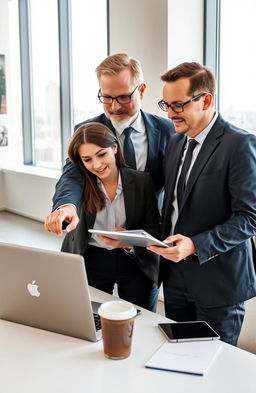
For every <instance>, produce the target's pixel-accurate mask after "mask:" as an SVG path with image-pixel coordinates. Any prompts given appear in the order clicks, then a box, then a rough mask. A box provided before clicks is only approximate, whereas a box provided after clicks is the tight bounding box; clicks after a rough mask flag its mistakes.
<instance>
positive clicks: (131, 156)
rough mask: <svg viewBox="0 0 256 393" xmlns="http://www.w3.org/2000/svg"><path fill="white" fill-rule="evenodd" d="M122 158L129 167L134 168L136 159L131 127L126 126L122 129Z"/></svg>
mask: <svg viewBox="0 0 256 393" xmlns="http://www.w3.org/2000/svg"><path fill="white" fill-rule="evenodd" d="M123 132H124V135H125V140H124V159H125V162H126V164H127V165H129V167H131V168H133V169H136V159H135V150H134V146H133V143H132V140H131V133H132V132H133V128H132V127H127V128H125V129H124V131H123Z"/></svg>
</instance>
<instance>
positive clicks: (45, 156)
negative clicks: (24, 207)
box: [14, 0, 108, 169]
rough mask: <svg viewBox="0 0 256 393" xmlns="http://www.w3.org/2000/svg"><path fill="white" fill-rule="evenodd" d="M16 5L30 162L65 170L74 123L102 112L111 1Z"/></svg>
mask: <svg viewBox="0 0 256 393" xmlns="http://www.w3.org/2000/svg"><path fill="white" fill-rule="evenodd" d="M14 1H15V3H16V4H17V3H18V4H19V19H20V43H21V47H20V55H21V81H22V108H23V109H22V110H23V112H22V122H23V125H22V127H23V139H24V140H23V147H24V163H26V164H31V165H37V166H43V167H47V168H54V169H59V168H61V166H62V162H63V161H64V160H65V158H66V155H67V144H68V141H69V139H70V136H71V134H72V131H73V127H74V123H77V122H80V121H83V120H85V119H87V118H89V117H92V116H95V115H96V114H97V113H99V110H100V109H99V108H100V105H99V103H98V100H97V91H98V83H97V80H96V77H95V72H94V70H95V68H96V66H97V64H98V63H99V62H100V61H101V60H102V59H103V58H104V57H106V56H107V52H108V48H107V46H108V31H107V10H108V7H107V4H108V2H107V1H104V0H95V1H93V2H87V1H84V0H61V1H60V0H45V1H41V0H23V1H17V0H14ZM95 20H96V21H97V26H95ZM73 105H74V106H73Z"/></svg>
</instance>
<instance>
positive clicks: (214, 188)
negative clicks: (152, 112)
mask: <svg viewBox="0 0 256 393" xmlns="http://www.w3.org/2000/svg"><path fill="white" fill-rule="evenodd" d="M162 80H163V81H164V82H165V85H164V88H163V100H162V101H160V102H159V106H160V107H161V108H162V109H163V110H164V111H166V112H168V117H169V119H171V120H172V121H173V123H174V126H175V129H176V135H174V136H173V137H172V138H170V142H169V146H168V149H167V153H166V165H165V168H166V180H165V200H164V208H163V218H162V225H163V239H165V242H166V243H172V246H171V247H169V248H167V249H166V248H161V247H150V248H149V249H150V250H151V251H154V252H156V253H158V254H159V255H161V256H162V257H163V258H162V262H161V270H162V277H163V286H164V297H165V310H166V315H167V317H169V318H172V319H174V320H176V321H189V320H205V321H208V322H209V323H210V324H211V325H212V326H213V327H214V328H215V330H216V331H217V332H218V333H219V334H220V337H221V339H222V340H224V341H226V342H228V343H230V344H233V345H236V343H237V339H238V336H239V333H240V330H241V326H242V322H243V318H244V303H243V302H244V301H245V300H247V299H249V298H251V297H253V296H255V295H256V279H255V269H254V264H253V263H254V261H253V254H254V252H255V247H254V243H253V241H252V237H253V236H254V235H255V234H256V137H255V136H254V135H252V134H249V133H248V132H246V131H244V130H241V129H239V128H237V127H235V126H234V125H232V124H230V123H228V122H226V121H225V120H224V119H223V118H222V117H221V116H220V115H219V114H218V113H217V112H216V111H215V109H214V105H213V97H214V93H215V80H214V76H213V75H212V73H211V72H210V71H209V70H208V69H207V68H206V67H203V66H201V65H200V64H198V63H194V62H192V63H183V64H180V65H179V66H177V67H175V68H174V69H172V70H170V71H168V72H167V73H166V74H164V75H163V76H162Z"/></svg>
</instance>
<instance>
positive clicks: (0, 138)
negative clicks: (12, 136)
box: [0, 115, 8, 147]
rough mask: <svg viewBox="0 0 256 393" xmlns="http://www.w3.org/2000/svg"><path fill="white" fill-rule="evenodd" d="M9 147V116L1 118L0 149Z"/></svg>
mask: <svg viewBox="0 0 256 393" xmlns="http://www.w3.org/2000/svg"><path fill="white" fill-rule="evenodd" d="M1 146H8V129H7V116H6V115H1V116H0V147H1Z"/></svg>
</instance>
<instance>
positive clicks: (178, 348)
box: [145, 340, 222, 376]
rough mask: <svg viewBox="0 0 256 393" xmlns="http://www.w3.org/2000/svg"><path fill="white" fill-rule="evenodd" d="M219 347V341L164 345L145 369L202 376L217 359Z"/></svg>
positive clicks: (220, 344)
mask: <svg viewBox="0 0 256 393" xmlns="http://www.w3.org/2000/svg"><path fill="white" fill-rule="evenodd" d="M221 346H222V343H221V342H220V341H219V340H214V341H194V342H184V343H181V342H180V343H165V344H163V345H162V346H161V347H160V348H159V349H158V350H157V351H156V352H155V353H154V355H153V356H152V357H151V358H150V359H149V360H148V362H147V363H146V364H145V367H147V368H153V369H158V370H165V371H174V372H179V373H185V374H194V375H201V376H202V375H205V373H206V371H207V370H208V369H209V367H210V365H211V364H212V363H213V361H214V359H215V358H216V357H217V354H218V353H219V351H220V349H221Z"/></svg>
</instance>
